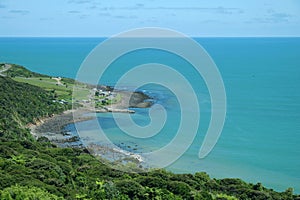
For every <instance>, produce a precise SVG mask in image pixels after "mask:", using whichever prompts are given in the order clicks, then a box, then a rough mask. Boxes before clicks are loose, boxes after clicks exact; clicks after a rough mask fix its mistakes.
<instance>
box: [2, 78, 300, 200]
mask: <svg viewBox="0 0 300 200" xmlns="http://www.w3.org/2000/svg"><path fill="white" fill-rule="evenodd" d="M52 98H53V97H52V94H51V92H49V91H46V90H44V89H42V88H39V87H36V86H33V85H30V84H27V83H21V82H17V81H14V80H12V79H11V78H8V77H0V115H1V118H0V197H1V199H54V200H55V199H70V200H71V199H72V200H73V199H80V200H84V199H85V200H88V199H114V200H118V199H120V200H121V199H122V200H126V199H146V200H147V199H195V200H196V199H220V200H221V199H222V200H224V199H225V200H226V199H228V200H235V199H278V200H279V199H299V198H300V196H296V195H293V190H292V189H287V190H286V191H285V192H276V191H273V190H271V189H267V188H265V187H263V186H262V185H261V184H260V183H257V184H248V183H245V182H244V181H242V180H240V179H221V180H218V179H211V178H210V177H209V176H208V175H207V174H206V173H204V172H199V173H195V174H173V173H171V172H168V171H165V170H163V169H157V170H154V169H153V170H151V171H150V172H142V173H139V174H137V173H125V172H121V171H117V170H114V169H111V168H109V167H108V166H107V165H105V164H103V163H101V162H99V160H98V159H96V158H95V157H93V156H92V155H90V154H89V153H88V151H87V150H86V149H77V148H58V147H56V146H55V145H53V144H51V143H50V142H49V141H48V140H47V139H46V138H39V139H37V140H35V139H34V138H33V137H32V135H31V134H30V132H29V130H28V129H26V126H25V125H26V124H28V123H34V122H35V121H36V120H38V119H40V118H42V117H47V116H51V115H52V114H54V113H60V112H62V111H63V110H66V109H68V106H67V105H63V104H59V103H55V102H53V101H52ZM279 181H280V180H279Z"/></svg>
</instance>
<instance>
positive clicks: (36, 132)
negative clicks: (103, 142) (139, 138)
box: [28, 91, 152, 163]
mask: <svg viewBox="0 0 300 200" xmlns="http://www.w3.org/2000/svg"><path fill="white" fill-rule="evenodd" d="M118 93H120V94H121V95H122V100H121V101H120V102H118V103H116V104H112V105H110V106H107V107H104V108H102V109H92V108H91V107H90V105H88V106H85V105H84V106H83V107H82V108H78V109H73V110H67V111H65V112H64V113H62V114H59V115H54V116H52V117H50V118H46V119H43V120H39V121H37V122H36V123H35V124H30V125H29V126H28V127H29V128H30V130H31V133H32V135H33V136H35V138H37V139H39V138H40V139H41V138H46V139H47V140H49V141H50V142H52V143H54V144H56V145H58V146H60V147H70V146H71V147H76V148H87V149H89V151H90V152H91V153H92V154H94V155H97V156H101V154H102V156H103V157H104V158H107V159H108V160H110V159H109V157H110V156H111V155H113V158H116V157H118V159H119V160H128V158H131V159H133V160H134V161H135V162H137V163H142V162H143V158H142V157H141V156H140V155H138V154H135V153H131V152H128V151H125V150H122V149H118V150H116V149H113V148H111V149H109V148H107V147H105V148H104V147H101V146H99V145H95V144H94V145H92V146H84V145H83V143H82V140H81V138H80V137H79V136H78V135H73V133H70V132H67V131H66V130H65V127H66V126H67V125H68V124H72V123H75V122H80V121H86V120H91V119H93V117H92V116H91V115H89V114H90V113H92V112H120V113H128V114H134V113H135V111H134V110H132V109H129V108H147V107H150V106H151V105H152V103H151V102H150V101H149V102H145V100H148V99H151V98H150V97H149V96H147V95H145V94H144V93H142V92H128V91H118ZM74 116H76V118H74ZM96 147H97V148H96ZM92 149H94V150H92ZM103 149H105V151H103ZM93 152H94V153H93ZM105 152H106V153H105ZM117 155H118V156H117ZM129 160H130V159H129Z"/></svg>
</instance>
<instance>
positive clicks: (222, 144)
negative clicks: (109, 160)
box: [0, 38, 300, 193]
mask: <svg viewBox="0 0 300 200" xmlns="http://www.w3.org/2000/svg"><path fill="white" fill-rule="evenodd" d="M102 40H103V39H101V38H0V62H11V63H17V64H21V65H24V66H26V67H27V68H29V69H31V70H33V71H37V72H40V73H45V74H49V75H56V76H66V77H75V76H76V72H77V70H78V68H79V66H80V64H81V62H82V61H83V60H84V58H85V57H86V56H87V54H88V53H89V52H90V51H91V50H92V49H93V48H94V47H95V46H96V45H97V44H98V43H99V42H101V41H102ZM197 41H198V42H200V44H201V45H202V46H203V47H204V48H205V49H206V50H207V51H208V53H209V54H210V55H211V57H212V58H213V59H214V61H215V63H216V64H217V66H218V68H219V70H220V73H221V75H222V77H223V80H224V84H225V88H226V93H227V101H228V102H227V117H226V123H225V127H224V129H223V132H222V135H221V137H220V139H219V141H218V143H217V145H216V147H215V148H214V149H213V151H212V152H211V153H210V154H209V156H208V157H206V158H205V159H202V160H200V159H198V156H197V155H198V151H199V146H200V144H201V142H202V139H203V135H204V133H205V131H206V129H207V126H208V122H209V118H210V98H209V94H208V92H207V88H206V87H205V84H204V83H203V81H202V82H201V81H200V82H199V83H198V82H197V84H195V85H196V86H195V87H194V90H195V91H196V93H197V96H198V98H199V100H200V106H201V122H200V128H199V131H198V135H197V137H196V139H195V140H194V143H193V144H192V145H191V146H190V148H189V149H188V151H187V152H186V153H185V154H184V156H182V157H181V158H180V159H179V160H177V161H176V162H175V163H174V164H173V165H172V166H170V167H169V169H170V170H172V171H174V172H195V171H206V172H208V173H209V174H210V175H211V176H213V177H218V178H220V177H238V178H243V179H244V180H246V181H250V182H262V183H264V184H265V185H266V186H268V187H272V188H275V189H277V190H284V189H285V188H287V187H293V188H294V189H295V191H296V192H297V193H300V184H299V183H300V175H299V174H300V145H299V144H300V89H299V87H300V59H299V58H300V38H201V39H197ZM147 62H159V63H163V64H167V65H169V66H173V67H174V68H176V69H179V70H181V73H183V74H184V76H185V77H187V78H188V79H189V80H190V81H191V82H192V83H193V81H198V80H199V77H198V76H197V75H196V74H195V73H193V70H191V69H190V68H189V64H188V63H186V62H185V61H184V60H181V59H180V58H176V57H174V56H173V57H172V55H170V54H168V53H166V52H157V51H151V50H146V51H137V52H133V53H131V54H128V55H126V56H124V57H122V58H120V59H119V60H117V61H116V62H114V63H113V64H112V66H111V68H110V70H108V71H107V72H106V75H107V76H104V77H103V79H102V80H101V83H105V84H110V85H113V84H114V83H115V80H117V79H118V77H119V76H121V75H122V73H123V72H124V71H126V70H128V69H129V68H130V67H132V66H134V65H137V64H142V63H147ZM120 66H122V67H120ZM182 66H185V67H184V68H182ZM107 77H109V78H107ZM112 77H113V78H112ZM130 87H131V85H128V88H130ZM141 89H144V90H145V91H146V92H147V93H149V94H150V95H151V96H153V97H154V99H155V100H156V102H157V103H160V104H162V105H163V106H165V107H166V110H167V111H168V121H167V123H166V125H165V127H164V129H163V130H162V131H161V132H160V134H158V135H157V136H155V137H153V138H151V139H147V140H145V139H144V140H141V139H134V138H129V137H128V136H126V135H125V134H123V132H122V131H120V130H119V129H118V127H117V126H116V124H115V122H114V120H113V118H112V116H111V114H99V116H98V120H99V122H100V124H101V126H102V127H103V129H104V130H106V131H107V132H108V134H107V135H109V137H110V139H111V140H112V141H114V142H115V143H116V144H121V143H125V144H129V145H137V150H136V151H138V152H147V151H153V150H155V149H157V148H160V147H162V146H164V145H165V144H167V143H168V141H170V139H171V138H172V137H174V133H175V131H176V129H177V127H178V122H179V120H180V118H179V115H178V112H179V110H178V102H177V100H176V98H175V96H174V94H172V93H171V92H170V91H168V90H167V89H166V88H163V87H159V86H157V85H151V84H150V85H147V86H145V87H143V88H141ZM191 112H192V110H191ZM118 117H119V118H122V117H123V115H119V116H118ZM133 118H134V120H135V122H136V123H138V124H140V125H146V124H147V123H149V117H148V110H147V109H136V114H135V115H133ZM91 124H92V122H88V121H87V122H81V123H78V126H79V127H81V128H82V129H85V130H87V131H90V132H91V134H92V133H93V134H95V131H96V130H95V129H96V128H95V127H93V126H90V125H91ZM68 128H69V129H70V130H73V131H74V126H72V125H70V126H69V127H68ZM126 146H127V145H126Z"/></svg>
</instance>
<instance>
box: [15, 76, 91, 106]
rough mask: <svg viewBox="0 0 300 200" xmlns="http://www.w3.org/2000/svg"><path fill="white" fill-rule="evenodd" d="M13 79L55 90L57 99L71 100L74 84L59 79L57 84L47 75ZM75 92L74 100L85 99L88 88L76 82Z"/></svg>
mask: <svg viewBox="0 0 300 200" xmlns="http://www.w3.org/2000/svg"><path fill="white" fill-rule="evenodd" d="M13 80H15V81H18V82H23V83H28V84H30V85H35V86H38V87H41V88H43V89H45V90H47V91H53V90H54V91H55V93H56V94H57V96H58V99H64V100H66V101H69V102H71V100H72V91H73V86H74V84H72V83H65V82H64V81H63V80H61V84H58V81H57V80H55V79H51V78H48V77H32V78H25V77H14V78H13ZM76 88H77V89H76V91H77V92H76V93H75V94H74V98H75V99H76V100H86V99H87V98H88V95H89V94H90V91H89V89H88V88H87V87H86V85H84V84H76Z"/></svg>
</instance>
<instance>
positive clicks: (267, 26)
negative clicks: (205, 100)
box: [0, 0, 300, 37]
mask: <svg viewBox="0 0 300 200" xmlns="http://www.w3.org/2000/svg"><path fill="white" fill-rule="evenodd" d="M143 27H162V28H168V29H173V30H176V31H179V32H182V33H184V34H185V35H188V36H193V37H261V36H264V37H278V36H296V37H300V0H242V1H241V0H210V1H208V0H185V1H178V0H172V1H169V0H164V1H162V0H140V1H137V0H51V1H46V0H0V36H5V37H7V36H8V37H10V36H20V37H27V36H28V37H109V36H111V35H115V34H118V33H120V32H123V31H126V30H130V29H134V28H143Z"/></svg>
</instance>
